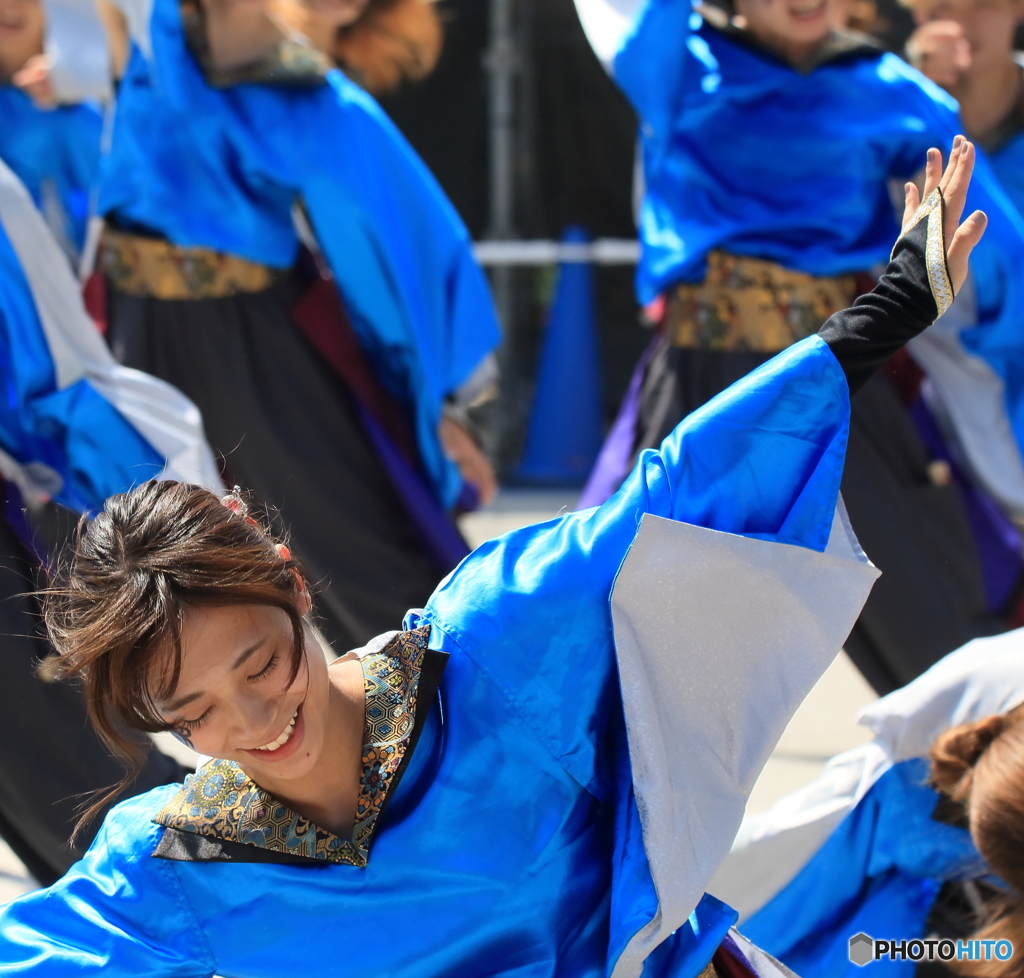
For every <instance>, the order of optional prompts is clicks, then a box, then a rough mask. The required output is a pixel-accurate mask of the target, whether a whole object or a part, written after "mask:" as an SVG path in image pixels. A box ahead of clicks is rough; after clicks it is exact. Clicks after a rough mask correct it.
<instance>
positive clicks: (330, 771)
mask: <svg viewBox="0 0 1024 978" xmlns="http://www.w3.org/2000/svg"><path fill="white" fill-rule="evenodd" d="M329 676H330V681H329V683H328V701H327V725H326V730H325V734H324V745H323V748H322V750H321V751H320V761H319V763H317V765H316V766H315V767H314V768H313V769H312V770H311V771H310V772H309V773H308V774H306V775H305V776H303V777H302V778H298V779H294V780H288V781H283V782H281V783H280V784H271V783H268V782H267V781H266V779H265V778H261V780H260V786H261V787H263V788H266V790H267V791H269V792H270V793H271V794H272V795H274V796H275V797H277V798H280V799H281V800H282V801H283V802H286V803H287V804H288V805H289V806H290V807H291V808H292V809H294V810H295V811H296V812H298V813H299V814H300V815H302V816H304V817H305V818H308V819H309V820H310V821H311V822H313V823H314V824H315V825H318V826H320V827H321V828H324V829H327V830H328V831H330V832H333V833H334V834H335V835H338V836H341V837H342V838H348V837H349V836H351V835H352V829H353V827H354V825H355V813H356V802H357V800H358V798H359V779H360V777H361V776H362V760H363V739H364V736H365V731H366V691H365V681H364V679H363V667H362V664H361V663H360V661H359V660H358V659H356V658H355V657H352V658H342V659H339V660H337V661H335V662H334V663H332V664H331V666H330V670H329Z"/></svg>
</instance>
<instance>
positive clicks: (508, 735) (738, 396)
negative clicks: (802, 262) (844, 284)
mask: <svg viewBox="0 0 1024 978" xmlns="http://www.w3.org/2000/svg"><path fill="white" fill-rule="evenodd" d="M973 161H974V149H973V147H972V146H971V144H970V143H967V142H962V141H958V142H957V143H956V145H955V147H954V150H953V153H952V156H951V160H950V165H949V167H948V168H947V170H946V172H945V174H943V173H941V172H940V166H939V163H938V160H936V159H935V156H934V155H933V156H932V157H931V158H930V165H929V178H928V185H927V187H926V191H927V193H926V197H925V201H924V204H923V205H922V206H921V207H918V206H917V205H918V199H917V192H916V190H915V188H913V187H912V186H910V187H908V190H907V222H906V230H905V233H904V234H903V236H902V237H901V238H900V239H899V241H898V242H897V245H896V248H895V250H894V253H893V260H892V262H891V264H890V265H889V268H888V271H887V274H886V275H885V276H883V278H882V279H881V281H880V282H879V284H878V287H877V288H876V289H875V291H874V292H872V293H871V294H870V295H868V296H865V297H864V298H862V299H860V300H859V301H858V303H857V305H855V306H854V307H853V308H852V309H849V310H846V311H843V312H840V313H838V314H836V315H835V316H834V317H832V318H831V319H830V320H829V321H828V323H826V324H825V327H824V328H823V330H822V332H821V333H820V334H819V335H817V336H812V337H809V338H807V339H805V340H804V341H803V342H801V343H799V344H797V345H795V346H794V347H792V348H791V349H790V350H789V351H787V352H785V353H783V354H781V355H780V356H779V357H777V358H776V359H774V360H773V361H772V362H770V363H769V364H766V365H765V366H764V367H763V368H761V369H760V370H758V371H756V372H755V373H754V374H752V375H751V376H750V377H748V378H746V379H745V380H743V381H741V382H739V383H738V384H736V385H735V386H734V387H733V388H732V389H730V390H729V391H728V392H726V393H724V394H723V396H722V397H720V398H718V399H716V400H715V401H714V402H713V403H712V404H710V405H708V407H707V408H706V409H705V410H703V411H701V412H698V413H697V414H695V415H693V416H692V417H691V418H689V419H688V420H687V421H685V422H684V423H682V424H681V425H680V426H679V427H678V428H677V429H676V430H675V431H674V432H673V433H671V434H670V435H669V437H668V438H667V439H666V440H665V442H664V443H663V445H662V446H661V449H660V451H650V452H646V453H644V455H643V456H642V457H641V459H640V461H639V463H638V465H637V467H636V469H635V470H634V472H633V474H632V475H631V476H630V477H629V479H628V480H627V482H626V483H625V485H624V486H623V488H622V490H621V491H620V492H619V493H617V494H616V495H615V496H614V497H613V498H612V499H611V500H609V501H608V502H607V503H606V504H605V505H603V506H602V507H600V508H598V509H593V510H589V511H585V512H579V513H572V514H569V515H567V516H564V517H562V518H561V519H558V520H553V521H551V522H548V523H545V524H540V525H538V526H532V527H526V528H525V529H522V530H519V531H515V532H513V533H510V534H508V535H506V536H504V537H502V538H500V539H498V540H495V541H493V542H491V543H489V544H486V545H484V546H483V547H481V548H480V549H478V550H477V551H476V552H475V553H473V554H472V555H471V556H470V557H469V558H467V560H466V561H464V562H463V563H462V564H461V565H460V566H459V568H458V569H457V570H456V571H455V573H454V574H453V575H451V576H450V577H449V578H448V579H447V580H446V581H445V582H444V583H443V584H442V585H441V586H440V587H439V588H438V589H437V591H436V592H435V593H434V595H433V596H432V598H431V599H430V602H429V603H428V605H427V607H426V609H425V610H422V611H411V612H409V614H408V615H407V617H406V619H405V623H404V630H403V631H402V632H391V633H389V634H386V635H383V636H380V637H379V638H378V639H375V640H374V641H372V642H371V643H369V645H367V646H366V647H365V648H363V649H360V650H358V651H356V652H352V653H349V654H348V655H345V656H343V657H342V658H341V659H340V660H338V661H336V662H335V663H333V664H332V665H331V666H330V667H328V666H327V664H326V662H325V659H324V656H323V654H322V652H321V649H320V648H319V647H318V645H317V643H316V639H315V637H314V635H313V633H312V632H311V631H310V630H309V629H308V628H307V627H306V624H305V621H304V617H303V616H304V615H305V614H307V613H308V611H309V609H310V596H309V592H308V588H307V586H306V583H305V581H304V579H303V577H302V574H301V571H300V569H299V568H298V567H297V565H296V564H295V562H294V561H293V560H292V559H291V554H290V552H289V550H288V548H287V546H285V545H283V544H281V543H279V542H275V540H274V539H273V538H272V537H271V536H270V535H269V533H268V532H267V530H266V528H265V527H263V526H262V525H260V524H259V523H258V522H257V521H256V520H254V519H253V518H252V517H251V516H248V515H247V514H246V513H245V511H244V507H243V506H242V504H241V501H240V500H238V499H237V498H234V497H231V498H229V499H228V500H227V505H221V502H220V501H219V500H218V499H217V497H216V496H214V495H213V494H211V493H209V492H206V491H205V490H201V489H198V488H196V487H192V486H187V485H181V484H177V483H168V482H163V483H156V482H154V483H149V484H147V485H146V486H144V487H141V488H140V489H137V490H135V491H134V492H133V493H131V494H128V495H124V496H117V497H114V498H112V499H110V500H109V501H108V502H107V505H106V507H105V510H104V512H103V513H101V514H100V515H99V516H98V517H97V518H96V520H95V522H93V523H92V524H91V525H90V526H89V527H88V528H87V529H86V530H85V531H84V532H83V533H82V536H81V538H80V540H79V541H78V545H77V549H76V552H75V553H74V555H73V558H72V559H71V561H70V563H69V565H68V567H67V572H66V576H65V578H64V580H63V582H62V584H61V585H60V586H59V587H57V589H56V590H54V592H53V593H52V594H51V595H50V604H49V610H48V622H49V626H50V630H51V635H52V637H53V639H54V642H55V644H56V646H57V647H58V648H59V650H60V652H61V656H62V666H63V669H64V671H65V672H66V673H68V674H73V675H74V674H77V675H80V676H82V677H83V678H84V680H85V684H86V689H87V693H88V696H89V700H90V702H91V705H92V711H93V716H94V720H95V722H96V724H97V726H98V728H99V729H100V730H101V731H103V732H104V734H105V735H106V736H107V737H108V738H109V739H110V740H111V742H112V743H114V744H123V733H122V730H123V728H124V727H125V726H127V727H129V728H135V729H141V730H156V729H172V730H176V731H177V732H178V733H179V734H180V735H182V736H185V737H187V738H188V739H189V740H190V742H191V743H192V744H193V745H194V746H195V747H196V748H197V749H198V750H200V751H205V752H208V753H209V754H211V755H213V757H214V758H216V759H215V760H212V761H211V762H209V763H208V764H207V765H205V766H204V767H203V768H202V769H200V771H199V772H198V773H197V774H196V775H195V776H194V777H193V778H192V779H191V780H190V781H189V782H188V783H187V784H186V785H184V786H183V787H171V788H168V789H166V790H164V789H158V790H157V791H154V792H151V793H149V794H148V795H145V796H141V797H140V798H138V799H133V800H131V801H128V802H125V803H123V804H122V805H120V806H118V808H116V809H115V810H114V812H113V813H112V814H111V815H110V816H108V818H107V820H106V822H105V826H104V828H103V830H102V832H101V834H100V837H99V838H98V840H97V842H96V843H95V844H94V845H93V847H92V849H91V850H90V852H89V853H88V855H87V856H86V857H85V858H84V859H83V860H82V862H81V863H80V864H78V866H76V867H75V868H73V869H72V870H71V871H70V872H69V873H68V874H67V876H65V877H64V879H62V880H61V881H60V882H59V883H58V884H56V885H55V886H54V887H51V888H50V889H49V890H48V891H44V892H42V893H38V894H34V895H29V896H27V897H25V898H22V899H20V900H18V901H15V902H14V903H12V904H10V905H8V906H7V907H6V908H5V909H4V910H3V911H2V913H0V969H2V970H3V973H4V974H5V975H23V974H26V975H27V974H34V975H40V976H44V975H53V976H57V975H65V974H67V973H69V972H70V971H72V970H73V971H74V973H75V974H80V975H86V974H100V973H101V974H103V975H104V976H105V978H120V976H125V978H127V976H129V975H131V976H137V975H141V974H145V975H149V976H153V978H157V976H161V975H166V976H172V975H173V976H195V978H199V976H203V978H206V976H209V975H212V974H214V973H218V974H224V975H237V976H254V978H255V976H277V978H285V976H293V975H297V974H300V975H309V976H327V975H335V976H336V975H353V976H354V975H363V974H381V975H393V976H438V975H452V976H456V975H457V976H459V978H471V976H483V975H496V974H509V975H511V974H516V975H527V974H529V975H553V974H558V975H566V976H573V978H591V976H593V978H596V976H603V975H615V976H616V978H638V976H639V975H640V974H641V972H642V973H643V975H644V976H646V978H667V976H673V978H693V976H696V975H698V974H700V973H701V972H702V970H703V969H704V968H705V967H706V966H708V964H709V962H711V961H712V959H713V961H714V963H713V965H712V966H711V969H710V971H709V972H708V974H709V975H713V974H715V973H724V974H726V975H742V974H749V973H751V972H754V973H757V974H763V975H768V974H777V973H778V971H777V969H776V967H775V966H774V965H773V964H772V962H771V960H770V959H769V958H767V957H766V956H765V955H763V954H762V953H761V952H759V951H758V950H757V949H756V948H754V947H753V946H752V945H750V944H749V943H747V942H746V941H745V939H744V938H742V936H740V935H739V934H737V933H735V932H731V931H730V927H731V924H732V923H733V921H734V920H735V914H734V912H733V911H731V910H730V909H729V908H728V907H726V906H725V905H723V904H721V903H720V902H719V901H717V900H715V899H713V898H712V897H709V896H706V895H704V886H705V883H706V881H707V879H708V877H709V875H710V874H711V872H713V870H714V868H715V866H716V865H717V864H718V862H719V861H720V859H721V858H722V857H723V856H724V855H725V853H726V851H727V850H728V847H729V844H730V842H731V840H732V837H733V835H734V833H735V831H736V828H737V826H738V825H739V822H740V819H741V817H742V811H743V807H744V804H745V801H746V798H747V796H748V794H749V792H750V789H751V787H752V786H753V782H754V779H755V778H756V777H757V774H758V773H759V771H760V769H761V767H762V766H763V764H764V762H765V760H766V759H767V756H768V752H770V750H771V749H772V746H773V745H774V743H775V742H776V741H777V739H778V737H779V736H780V735H781V732H782V729H783V727H784V725H785V723H786V722H787V720H788V718H789V717H790V716H791V715H792V712H793V711H794V710H795V709H796V706H797V705H798V703H799V701H800V700H801V699H802V697H803V696H804V695H805V694H806V692H807V691H808V690H809V689H810V687H811V685H813V683H814V682H815V681H816V680H817V678H818V677H819V676H820V674H821V672H822V671H823V670H824V669H825V668H826V666H827V664H828V662H829V661H830V660H831V659H832V657H834V655H835V654H836V652H837V651H838V649H839V647H840V645H841V644H842V642H843V640H844V638H845V637H846V635H847V633H848V631H849V629H850V627H851V626H852V624H853V622H854V620H855V618H856V616H857V614H858V613H859V611H860V608H861V606H862V604H863V601H864V599H865V597H866V595H867V593H868V591H869V589H870V587H871V584H872V582H873V581H874V579H875V577H876V571H875V570H874V569H873V568H872V567H871V566H870V565H869V564H868V563H867V561H866V559H865V558H864V555H863V553H861V552H860V551H859V548H858V547H856V543H855V540H854V539H853V537H852V535H851V534H850V533H849V530H848V526H847V524H846V523H845V521H844V520H843V519H842V516H841V512H837V505H838V490H839V481H840V478H841V475H842V469H843V461H844V455H845V446H846V438H847V435H848V423H849V395H850V392H851V391H852V390H856V389H857V388H859V387H860V386H861V385H862V384H863V383H864V381H865V380H866V379H867V378H868V377H869V376H870V374H871V372H872V371H873V370H874V369H875V367H876V366H877V365H878V364H879V363H880V362H882V361H883V360H884V359H885V358H886V357H887V356H889V355H890V354H891V353H892V352H893V351H894V350H895V349H898V348H899V347H900V346H901V345H902V344H903V343H905V342H906V341H907V340H908V339H909V338H910V337H912V336H913V335H915V334H917V333H919V332H920V331H922V330H924V329H925V328H926V327H927V326H928V325H929V324H930V323H931V322H932V321H933V320H934V319H935V318H936V316H937V315H938V314H939V312H940V311H941V310H942V309H943V307H944V306H945V305H946V304H947V303H948V302H949V301H950V300H951V297H952V292H953V289H954V288H955V287H959V285H960V284H961V283H962V282H963V280H964V277H965V276H966V270H967V258H968V254H969V253H970V250H971V248H972V247H973V246H974V244H976V243H977V241H978V240H979V238H980V237H981V234H982V232H983V229H984V226H985V218H984V215H981V214H973V215H972V216H971V217H970V218H968V220H967V221H965V222H964V224H963V225H960V226H959V227H958V224H959V218H960V215H961V212H962V209H963V204H964V200H965V196H966V190H967V184H968V182H969V177H970V172H971V169H972V166H973ZM940 180H941V183H940ZM940 188H941V189H940ZM943 193H944V195H945V200H946V207H945V210H944V209H943V206H942V194H943ZM945 241H949V242H950V246H949V250H948V252H946V248H945ZM944 252H945V254H944ZM947 258H948V266H947ZM947 267H948V275H947ZM840 509H841V507H840ZM709 653H710V654H709ZM709 663H711V665H710V666H709ZM620 690H621V692H620ZM755 699H756V701H757V708H756V709H750V704H751V701H752V700H755ZM680 745H685V746H684V747H683V748H682V749H680ZM641 812H643V818H642V819H641V817H640V813H641ZM382 926H385V927H386V931H382V929H381V928H382Z"/></svg>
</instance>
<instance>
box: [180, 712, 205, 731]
mask: <svg viewBox="0 0 1024 978" xmlns="http://www.w3.org/2000/svg"><path fill="white" fill-rule="evenodd" d="M211 709H212V707H211ZM209 716H210V710H207V711H206V712H205V713H204V714H203V715H202V716H201V717H198V718H197V719H195V720H179V721H178V726H179V727H180V728H182V729H183V730H185V731H187V732H188V733H194V732H195V731H196V730H198V729H199V728H200V727H201V726H202V725H203V724H204V723H206V721H207V719H208V718H209Z"/></svg>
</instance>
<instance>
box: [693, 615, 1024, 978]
mask: <svg viewBox="0 0 1024 978" xmlns="http://www.w3.org/2000/svg"><path fill="white" fill-rule="evenodd" d="M1022 703H1024V630H1021V629H1018V630H1016V631H1013V632H1009V633H1007V634H1005V635H1000V636H997V637H994V638H987V639H977V640H975V641H973V642H971V643H970V644H969V645H967V646H965V647H964V648H963V649H959V650H957V651H956V652H953V653H951V654H950V655H948V656H946V657H945V658H944V659H942V660H941V661H940V662H938V663H936V665H934V666H933V667H932V668H931V669H929V670H928V672H926V673H925V674H924V675H923V676H920V677H919V678H918V679H916V680H915V681H914V682H912V683H910V684H909V685H907V686H906V687H904V688H903V689H900V690H897V691H896V692H894V693H891V694H890V695H889V696H886V697H884V698H883V699H881V700H879V701H877V702H876V703H873V704H872V705H871V706H869V707H868V708H867V709H865V710H864V712H863V714H862V716H861V722H862V723H864V724H865V725H866V726H868V727H870V728H871V730H872V731H873V732H874V734H875V738H874V740H873V741H871V742H870V743H868V744H864V745H863V746H861V747H857V748H854V749H852V750H849V751H846V752H845V753H844V754H840V755H838V756H837V757H834V758H833V759H832V760H831V761H830V762H829V764H828V765H827V766H826V768H825V771H824V772H823V773H822V775H821V777H820V778H819V779H818V780H817V781H815V782H814V783H812V784H810V785H808V786H807V787H805V788H802V789H800V790H799V791H797V792H794V793H793V794H792V795H790V796H788V797H786V798H783V799H782V800H780V801H779V802H777V803H776V804H775V806H773V807H772V808H771V809H770V810H769V811H767V812H765V813H763V814H760V815H755V816H752V817H751V818H749V819H746V820H745V821H744V824H743V826H742V827H741V829H740V832H739V834H738V836H737V839H736V843H735V845H734V847H733V850H732V852H731V853H730V855H729V857H728V858H727V859H726V860H725V861H724V862H723V864H722V866H721V867H720V868H719V870H718V873H717V874H716V876H715V878H714V879H713V880H712V881H711V883H710V884H709V890H710V891H711V892H713V893H715V894H717V895H718V896H719V897H721V898H723V899H727V900H729V899H732V900H734V901H735V902H736V906H737V909H738V910H739V912H740V915H741V923H740V927H741V929H742V930H743V932H744V933H745V934H747V936H748V937H750V938H751V939H752V940H754V941H757V942H759V943H761V944H762V946H764V947H765V948H766V949H767V950H768V951H770V952H772V953H773V954H776V955H778V956H779V957H780V958H781V960H782V961H783V962H784V963H785V964H786V965H788V966H789V967H790V968H792V969H793V970H794V971H796V972H797V973H798V974H800V975H801V976H806V978H818V976H822V978H823V976H826V975H827V976H829V978H836V976H840V975H851V976H852V975H853V974H859V973H860V968H859V967H858V966H857V965H856V964H854V963H853V962H851V961H850V959H849V956H848V952H849V941H850V938H851V937H852V936H854V935H855V934H857V933H860V932H862V931H863V932H864V933H867V934H869V935H870V936H872V937H875V938H879V939H886V938H888V937H890V936H891V937H892V938H895V939H898V940H904V939H906V940H911V939H914V938H923V937H925V936H936V935H937V936H939V937H942V938H950V939H953V940H957V939H963V940H966V939H967V938H970V937H972V936H985V937H995V934H988V933H986V934H984V935H974V931H975V930H976V929H977V928H978V927H979V926H980V925H981V924H983V923H984V922H985V921H986V920H990V919H991V915H992V914H995V915H996V917H997V919H998V911H999V908H1000V905H1001V904H1002V905H1004V907H1008V906H1011V905H1013V903H1014V901H1015V900H1016V893H1017V892H1018V888H1019V886H1020V883H1021V880H1020V878H1019V872H1018V870H1017V860H1016V859H1015V858H1010V859H1007V858H1006V856H1007V852H1006V851H1005V850H1003V849H1001V848H1000V847H999V846H998V845H995V846H993V845H989V844H986V843H987V842H990V841H992V840H993V839H994V837H997V836H998V835H999V834H1003V835H1004V837H1005V835H1007V834H1012V835H1013V836H1014V837H1015V836H1016V834H1019V831H1020V824H1021V820H1022V818H1024V807H1022V806H1021V803H1020V799H1019V796H1018V795H1019V791H1020V783H1021V782H1020V771H1021V765H1022V764H1024V752H1022V751H1021V734H1022V729H1021V727H1020V720H1021V704H1022ZM1004 715H1005V717H1004ZM990 749H991V750H992V753H991V754H990V755H989V756H988V758H987V760H986V759H985V755H986V753H987V751H988V750H990ZM974 765H979V766H980V767H981V768H982V769H983V770H982V778H983V779H984V780H985V781H986V784H984V785H983V786H982V791H981V792H980V793H979V795H978V796H977V798H975V797H973V793H972V792H971V790H970V784H969V779H967V778H964V777H963V776H964V775H965V774H966V773H967V771H968V769H969V768H971V767H973V766H974ZM997 770H998V772H999V773H998V774H996V775H995V777H993V773H994V772H995V771H997ZM993 790H994V792H995V793H996V794H997V795H1001V796H1002V798H1003V804H1002V808H1001V810H1000V811H999V812H998V813H996V812H994V811H993V809H992V807H991V806H990V805H986V804H985V797H987V798H988V799H990V800H991V799H992V798H993ZM943 792H944V793H945V794H946V795H947V797H946V798H943V797H942V793H943ZM983 796H985V797H983ZM965 802H967V806H966V807H967V811H965V808H964V803H965ZM975 802H977V804H975ZM968 814H969V815H970V819H969V820H968V818H967V815H968ZM993 815H994V816H995V817H994V818H993ZM976 844H977V845H976ZM979 846H980V849H981V851H980V853H979V851H978V847H979ZM1013 848H1014V851H1019V846H1014V847H1013ZM993 873H995V874H996V875H997V876H999V877H1002V881H1001V882H1000V881H999V880H993V878H992V874H993ZM1004 873H1005V875H1004ZM1006 885H1009V887H1010V888H1011V891H1010V893H1009V894H1007V893H1006V891H1005V886H1006ZM1007 898H1008V899H1007ZM986 904H987V906H986ZM1016 916H1017V911H1016V910H1014V912H1013V915H1012V916H1011V917H1010V918H1009V919H1006V920H1005V923H1006V924H1010V923H1012V921H1013V920H1014V919H1016ZM1001 936H1005V934H1003V935H1001ZM1014 946H1015V949H1016V947H1017V938H1016V936H1015V938H1014ZM1017 954H1019V952H1016V953H1015V955H1014V958H1015V959H1016V963H1015V962H1014V960H1011V961H1008V962H1006V965H1009V966H1010V967H1011V969H1012V971H1009V972H1008V971H1005V970H1004V969H1003V966H1001V965H1000V964H999V962H997V961H995V960H992V961H991V962H989V963H988V966H987V968H985V970H984V971H978V972H977V973H985V974H990V975H999V974H1007V973H1014V974H1016V973H1018V972H1019V968H1020V961H1019V958H1017ZM963 965H964V972H965V973H971V970H970V963H969V962H963ZM871 967H872V968H873V969H876V970H877V971H878V973H879V974H883V975H888V976H896V975H912V974H914V973H915V971H916V972H918V973H925V974H927V973H933V974H949V971H948V970H945V969H953V970H959V969H957V967H956V962H944V963H939V962H936V963H935V964H931V963H928V962H924V963H918V962H915V961H913V960H910V959H908V958H904V959H903V960H898V959H897V960H885V959H883V960H882V961H879V962H877V963H875V964H872V965H871ZM982 967H984V966H982ZM921 969H923V970H921Z"/></svg>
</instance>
